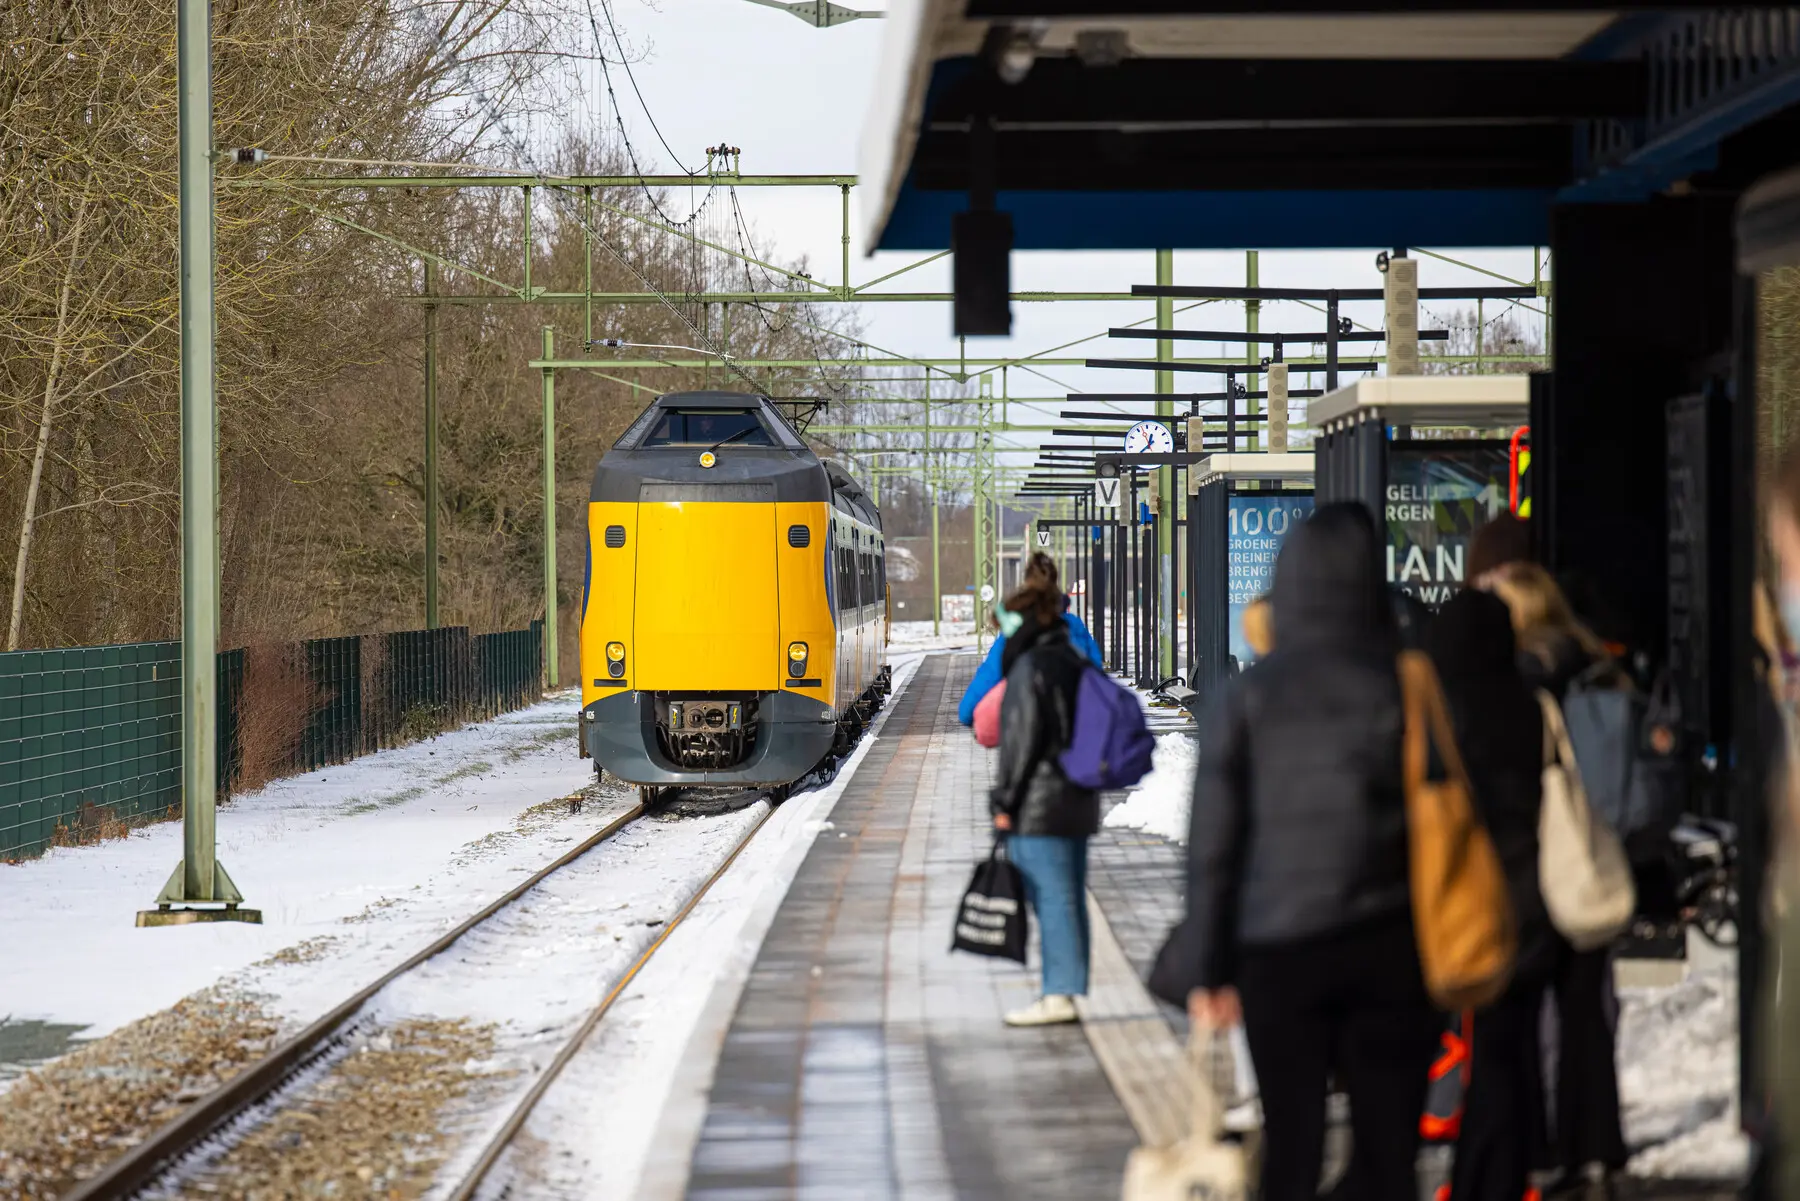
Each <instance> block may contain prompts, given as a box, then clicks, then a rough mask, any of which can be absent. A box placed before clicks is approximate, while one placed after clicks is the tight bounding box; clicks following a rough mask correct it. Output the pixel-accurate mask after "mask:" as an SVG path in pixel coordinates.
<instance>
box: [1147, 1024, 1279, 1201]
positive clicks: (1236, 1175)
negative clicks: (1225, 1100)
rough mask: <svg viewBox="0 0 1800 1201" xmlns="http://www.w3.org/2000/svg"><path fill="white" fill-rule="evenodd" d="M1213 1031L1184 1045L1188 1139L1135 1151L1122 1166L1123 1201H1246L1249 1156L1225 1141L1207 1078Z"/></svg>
mask: <svg viewBox="0 0 1800 1201" xmlns="http://www.w3.org/2000/svg"><path fill="white" fill-rule="evenodd" d="M1213 1033H1214V1032H1213V1031H1212V1030H1210V1029H1206V1028H1203V1027H1201V1026H1199V1025H1196V1026H1195V1027H1194V1028H1193V1031H1192V1033H1191V1034H1190V1035H1189V1039H1188V1078H1189V1080H1190V1082H1191V1086H1192V1090H1193V1091H1192V1099H1191V1100H1190V1101H1189V1103H1188V1118H1189V1121H1190V1123H1191V1129H1190V1131H1189V1133H1188V1136H1187V1137H1186V1138H1184V1139H1182V1140H1181V1141H1180V1142H1178V1143H1175V1144H1173V1145H1172V1146H1168V1147H1139V1148H1138V1149H1137V1150H1135V1151H1133V1152H1132V1153H1131V1155H1130V1157H1129V1158H1128V1159H1126V1161H1125V1188H1124V1194H1123V1196H1124V1201H1249V1197H1250V1191H1251V1170H1250V1156H1249V1155H1248V1154H1247V1153H1246V1152H1245V1150H1244V1148H1243V1147H1242V1146H1240V1145H1239V1144H1237V1143H1233V1142H1228V1141H1226V1140H1225V1139H1224V1138H1223V1137H1222V1134H1223V1127H1222V1123H1223V1120H1224V1116H1225V1115H1224V1111H1223V1109H1222V1107H1221V1106H1220V1104H1219V1097H1218V1094H1217V1093H1215V1092H1214V1091H1213V1086H1212V1082H1211V1081H1210V1080H1209V1079H1208V1078H1207V1073H1206V1055H1207V1051H1208V1049H1209V1048H1210V1046H1211V1044H1212V1038H1213Z"/></svg>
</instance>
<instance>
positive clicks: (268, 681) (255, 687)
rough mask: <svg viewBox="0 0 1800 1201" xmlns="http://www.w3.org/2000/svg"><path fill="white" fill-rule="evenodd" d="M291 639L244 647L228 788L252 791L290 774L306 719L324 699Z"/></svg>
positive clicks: (233, 791) (240, 792) (234, 792)
mask: <svg viewBox="0 0 1800 1201" xmlns="http://www.w3.org/2000/svg"><path fill="white" fill-rule="evenodd" d="M298 652H299V647H298V646H296V645H294V644H291V643H290V644H282V643H272V644H264V645H260V646H250V647H245V648H244V686H243V691H242V692H241V693H240V694H239V697H238V725H237V729H238V739H237V746H238V761H237V765H236V770H235V771H234V772H233V774H232V780H231V792H232V794H233V795H234V796H235V795H241V794H243V793H246V792H255V791H256V790H257V789H259V788H262V787H263V786H264V785H266V784H267V783H268V782H269V781H271V780H275V779H279V778H280V777H282V776H285V775H290V774H292V772H293V767H294V754H295V752H296V751H298V750H299V749H300V739H301V737H302V735H304V734H305V733H306V725H307V723H308V722H309V721H311V720H312V716H313V714H314V713H316V712H318V710H319V708H320V706H321V705H322V704H323V703H324V697H323V696H322V695H321V693H320V691H319V688H318V686H317V685H315V684H314V683H313V682H312V680H311V679H310V678H309V677H308V676H307V674H306V668H305V666H304V665H303V664H302V663H301V661H300V657H299V653H298Z"/></svg>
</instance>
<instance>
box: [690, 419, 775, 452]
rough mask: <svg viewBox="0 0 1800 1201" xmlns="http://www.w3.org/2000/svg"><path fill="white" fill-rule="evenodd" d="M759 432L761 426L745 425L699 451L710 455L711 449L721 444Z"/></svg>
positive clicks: (713, 449)
mask: <svg viewBox="0 0 1800 1201" xmlns="http://www.w3.org/2000/svg"><path fill="white" fill-rule="evenodd" d="M761 432H762V426H760V425H755V424H752V425H746V426H745V427H744V428H743V429H741V430H739V431H738V432H737V433H735V434H731V435H729V436H727V437H724V438H720V439H719V440H718V441H717V442H714V443H713V444H712V445H711V446H709V447H707V448H706V449H705V450H703V451H701V452H700V453H701V454H705V455H710V454H711V453H712V452H713V451H715V450H717V449H719V447H721V446H728V445H730V444H731V443H733V442H736V441H737V440H738V439H739V438H745V437H748V436H749V435H751V434H759V433H761Z"/></svg>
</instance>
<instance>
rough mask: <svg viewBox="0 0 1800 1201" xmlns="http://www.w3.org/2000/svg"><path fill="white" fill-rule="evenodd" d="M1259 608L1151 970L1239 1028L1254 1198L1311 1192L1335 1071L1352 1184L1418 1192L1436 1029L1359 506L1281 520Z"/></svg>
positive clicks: (1386, 631)
mask: <svg viewBox="0 0 1800 1201" xmlns="http://www.w3.org/2000/svg"><path fill="white" fill-rule="evenodd" d="M1272 603H1273V607H1274V618H1275V646H1274V650H1273V651H1272V652H1271V653H1270V654H1269V655H1268V657H1267V658H1265V659H1263V660H1262V661H1260V662H1258V663H1257V664H1256V665H1254V666H1253V667H1250V668H1249V669H1247V670H1246V671H1245V672H1244V673H1243V674H1242V675H1240V676H1238V677H1237V678H1236V679H1235V680H1233V681H1232V682H1231V683H1230V684H1229V685H1228V686H1227V688H1226V689H1225V690H1224V694H1223V696H1222V698H1221V700H1220V702H1219V703H1218V704H1217V705H1216V707H1215V708H1214V710H1213V712H1212V713H1211V714H1210V715H1209V716H1208V719H1207V721H1206V723H1205V726H1204V729H1203V734H1202V740H1201V750H1200V760H1199V767H1198V775H1197V777H1196V779H1195V783H1194V799H1193V811H1192V817H1191V825H1190V831H1189V837H1188V881H1187V885H1188V896H1187V903H1188V912H1187V917H1186V918H1185V920H1184V921H1183V922H1182V923H1181V925H1180V926H1178V927H1177V928H1176V931H1175V932H1174V934H1173V935H1172V936H1171V938H1170V940H1169V942H1168V944H1167V945H1166V946H1165V947H1164V948H1163V951H1162V954H1161V955H1160V956H1159V957H1158V960H1157V965H1156V970H1155V971H1154V972H1153V974H1152V977H1151V981H1150V984H1151V988H1152V990H1153V991H1155V992H1156V993H1157V994H1158V995H1160V996H1163V997H1164V998H1166V999H1168V1000H1171V1001H1174V1002H1176V1003H1181V1002H1186V1003H1187V1005H1188V1008H1189V1012H1190V1013H1191V1014H1192V1015H1193V1016H1194V1018H1195V1019H1196V1021H1197V1022H1205V1023H1208V1024H1211V1025H1213V1026H1215V1027H1217V1026H1224V1025H1227V1024H1230V1023H1232V1022H1235V1021H1238V1020H1240V1019H1241V1020H1242V1022H1243V1023H1244V1028H1245V1034H1246V1036H1247V1037H1248V1041H1249V1044H1250V1056H1251V1059H1252V1061H1253V1062H1254V1064H1255V1068H1256V1078H1257V1083H1258V1085H1259V1087H1260V1089H1261V1094H1262V1108H1263V1140H1264V1141H1263V1155H1262V1188H1261V1194H1260V1195H1261V1197H1262V1198H1263V1201H1302V1199H1304V1201H1311V1199H1312V1198H1313V1197H1314V1196H1315V1193H1316V1191H1317V1188H1318V1184H1319V1177H1320V1169H1321V1165H1322V1162H1323V1158H1324V1140H1325V1092H1326V1084H1327V1079H1328V1077H1329V1076H1331V1075H1332V1074H1333V1073H1335V1074H1336V1075H1337V1076H1338V1078H1339V1079H1341V1080H1342V1082H1343V1083H1344V1085H1345V1087H1346V1090H1347V1091H1348V1093H1349V1095H1350V1108H1351V1123H1352V1133H1353V1139H1354V1143H1355V1147H1356V1153H1355V1154H1356V1173H1357V1178H1358V1181H1359V1187H1360V1188H1361V1189H1362V1190H1363V1191H1362V1193H1361V1194H1360V1195H1362V1196H1366V1197H1369V1198H1375V1199H1377V1201H1390V1199H1393V1198H1401V1197H1408V1196H1412V1195H1414V1194H1415V1192H1416V1187H1417V1186H1416V1178H1415V1175H1414V1172H1415V1160H1416V1158H1417V1153H1418V1142H1419V1113H1420V1111H1421V1110H1422V1108H1423V1106H1424V1101H1425V1091H1426V1087H1427V1074H1428V1070H1429V1068H1430V1064H1431V1058H1432V1055H1433V1052H1434V1049H1435V1047H1436V1045H1437V1041H1438V1033H1439V1029H1440V1027H1439V1025H1438V1021H1437V1018H1436V1016H1435V1015H1434V1013H1433V1011H1432V1007H1431V1002H1430V1000H1429V998H1428V997H1427V995H1426V992H1425V984H1424V980H1423V977H1422V974H1421V971H1420V967H1419V957H1418V948H1417V943H1416V941H1415V937H1414V932H1413V923H1412V908H1411V905H1412V901H1411V888H1410V882H1409V881H1410V877H1409V861H1408V857H1407V832H1406V801H1405V795H1404V789H1403V781H1402V774H1401V755H1400V742H1401V733H1402V728H1403V724H1404V723H1403V716H1402V709H1401V701H1400V682H1399V677H1398V671H1397V668H1396V656H1397V654H1398V651H1399V637H1398V633H1397V631H1396V629H1395V620H1394V608H1393V602H1392V600H1391V598H1390V596H1389V594H1388V591H1387V588H1386V586H1385V583H1384V581H1383V580H1382V574H1381V568H1380V560H1379V558H1378V555H1377V543H1376V537H1375V525H1374V521H1373V519H1372V518H1371V517H1370V515H1369V512H1368V510H1367V509H1365V508H1364V507H1363V506H1362V505H1360V504H1354V503H1349V504H1332V505H1326V506H1324V507H1322V508H1320V509H1319V510H1318V511H1317V512H1316V513H1314V515H1313V516H1312V517H1311V519H1309V520H1308V521H1306V522H1305V523H1304V524H1303V525H1300V526H1298V527H1297V528H1295V529H1294V531H1293V532H1292V533H1290V534H1289V535H1288V538H1287V541H1286V543H1285V544H1284V545H1283V547H1282V549H1281V552H1280V555H1279V557H1278V558H1277V559H1276V564H1275V587H1274V590H1273V593H1272ZM1240 997H1241V1000H1240Z"/></svg>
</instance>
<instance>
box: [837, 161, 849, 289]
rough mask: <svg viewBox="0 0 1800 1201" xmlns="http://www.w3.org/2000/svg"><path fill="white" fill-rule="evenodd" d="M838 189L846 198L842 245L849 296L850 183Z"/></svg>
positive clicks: (845, 284) (845, 280)
mask: <svg viewBox="0 0 1800 1201" xmlns="http://www.w3.org/2000/svg"><path fill="white" fill-rule="evenodd" d="M838 190H839V191H840V192H842V193H843V198H844V232H843V243H842V246H843V253H844V295H845V296H846V297H848V296H849V295H850V185H849V184H844V185H842V186H841V187H840V188H839V189H838Z"/></svg>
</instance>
